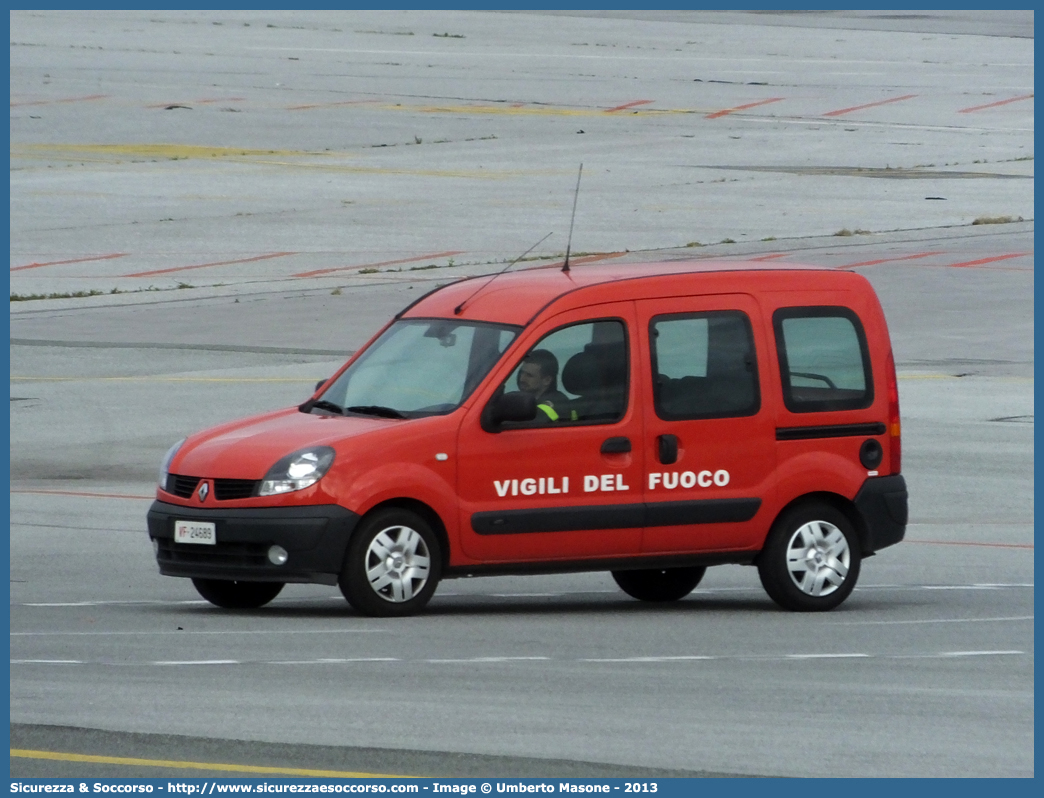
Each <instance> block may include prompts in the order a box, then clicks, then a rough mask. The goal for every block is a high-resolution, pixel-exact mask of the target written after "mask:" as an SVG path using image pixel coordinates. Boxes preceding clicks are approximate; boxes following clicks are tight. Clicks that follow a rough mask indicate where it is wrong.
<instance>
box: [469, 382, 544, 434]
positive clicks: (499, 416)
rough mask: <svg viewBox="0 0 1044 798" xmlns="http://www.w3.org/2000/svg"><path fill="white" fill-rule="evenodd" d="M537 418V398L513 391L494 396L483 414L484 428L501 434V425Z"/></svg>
mask: <svg viewBox="0 0 1044 798" xmlns="http://www.w3.org/2000/svg"><path fill="white" fill-rule="evenodd" d="M536 416H537V404H536V397H535V396H533V394H531V393H525V392H524V391H512V392H511V393H502V394H498V395H497V396H494V397H493V399H491V400H490V402H489V404H488V405H486V409H485V410H484V411H483V413H482V428H483V429H484V430H486V432H499V430H500V425H501V424H504V423H505V422H509V421H532V420H533V419H535V418H536Z"/></svg>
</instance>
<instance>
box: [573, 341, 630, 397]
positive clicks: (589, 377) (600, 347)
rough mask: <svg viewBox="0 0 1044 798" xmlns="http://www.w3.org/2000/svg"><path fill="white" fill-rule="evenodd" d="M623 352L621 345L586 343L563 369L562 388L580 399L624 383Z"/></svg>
mask: <svg viewBox="0 0 1044 798" xmlns="http://www.w3.org/2000/svg"><path fill="white" fill-rule="evenodd" d="M625 353H626V350H625V349H624V347H623V345H622V344H616V343H614V344H588V345H587V346H585V347H584V351H583V352H577V353H576V354H575V355H573V356H572V357H571V358H569V360H568V361H567V362H566V365H565V368H564V369H562V387H563V388H565V389H566V390H567V391H569V393H572V394H576V395H578V396H583V395H585V394H590V393H592V392H594V391H598V390H602V389H605V388H621V387H623V386H624V385H626V384H627V359H626V354H625Z"/></svg>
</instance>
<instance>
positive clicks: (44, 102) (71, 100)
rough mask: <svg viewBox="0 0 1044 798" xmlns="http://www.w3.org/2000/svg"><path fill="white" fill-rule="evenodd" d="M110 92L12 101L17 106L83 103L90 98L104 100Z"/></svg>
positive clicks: (13, 105) (12, 105)
mask: <svg viewBox="0 0 1044 798" xmlns="http://www.w3.org/2000/svg"><path fill="white" fill-rule="evenodd" d="M108 96H109V95H108V94H91V95H88V96H87V97H66V98H64V99H61V100H30V101H28V102H23V103H11V107H12V108H15V107H17V106H22V105H51V104H52V103H82V102H87V101H88V100H104V99H105V98H106V97H108Z"/></svg>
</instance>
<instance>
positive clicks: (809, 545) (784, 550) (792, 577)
mask: <svg viewBox="0 0 1044 798" xmlns="http://www.w3.org/2000/svg"><path fill="white" fill-rule="evenodd" d="M861 559H862V557H861V554H860V548H859V539H858V537H857V536H856V533H855V529H854V528H853V526H852V522H851V521H849V520H848V518H847V517H846V516H845V515H844V513H842V512H841V511H840V510H837V509H836V508H834V507H831V506H830V505H828V504H824V503H822V502H815V503H809V504H803V505H799V506H797V507H793V508H791V509H790V510H787V511H786V512H785V513H783V515H781V516H780V517H779V518H778V519H777V520H776V523H775V524H774V525H773V527H772V531H771V532H769V536H768V540H767V541H766V543H765V548H764V549H762V551H761V554H760V555H759V556H758V575H759V576H760V577H761V584H762V586H763V587H764V588H765V592H766V593H768V594H769V598H771V599H772V600H773V601H774V602H776V603H777V604H778V605H779V606H780V607H782V608H783V609H785V610H792V611H795V612H822V611H824V610H832V609H834V607H836V606H838V605H839V604H840V603H841V602H843V601H844V600H845V599H846V598H848V596H849V594H850V593H851V592H852V590H853V588H855V585H856V581H858V579H859V565H860V561H861Z"/></svg>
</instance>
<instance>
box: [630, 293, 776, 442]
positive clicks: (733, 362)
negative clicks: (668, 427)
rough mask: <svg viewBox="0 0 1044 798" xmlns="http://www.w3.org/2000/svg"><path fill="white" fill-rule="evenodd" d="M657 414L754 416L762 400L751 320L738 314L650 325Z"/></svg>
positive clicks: (676, 317)
mask: <svg viewBox="0 0 1044 798" xmlns="http://www.w3.org/2000/svg"><path fill="white" fill-rule="evenodd" d="M649 338H650V341H651V345H652V353H651V354H652V366H653V395H654V397H655V406H656V415H658V416H659V417H660V418H662V419H664V420H668V421H675V420H681V419H697V418H725V417H731V416H750V415H754V414H755V413H757V412H758V409H759V408H760V406H761V395H760V393H759V391H758V375H757V367H756V360H755V357H754V341H753V336H752V334H751V327H750V320H749V319H748V318H747V315H746V314H745V313H741V312H739V311H731V310H730V311H712V312H707V313H686V314H679V315H671V316H656V317H655V318H653V320H652V322H651V323H650V325H649Z"/></svg>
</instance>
